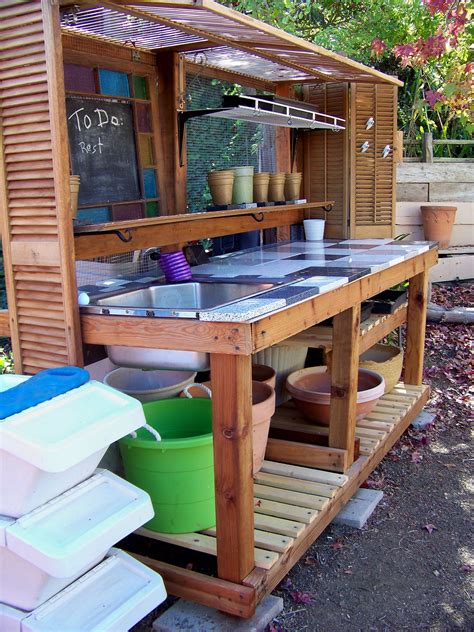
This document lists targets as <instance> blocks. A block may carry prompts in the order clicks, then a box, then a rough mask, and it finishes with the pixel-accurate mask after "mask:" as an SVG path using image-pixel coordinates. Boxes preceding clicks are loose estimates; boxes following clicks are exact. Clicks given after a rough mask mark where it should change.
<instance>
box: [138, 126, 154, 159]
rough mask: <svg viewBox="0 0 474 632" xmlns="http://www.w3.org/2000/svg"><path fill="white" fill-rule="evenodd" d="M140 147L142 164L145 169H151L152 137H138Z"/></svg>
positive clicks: (142, 135) (141, 135)
mask: <svg viewBox="0 0 474 632" xmlns="http://www.w3.org/2000/svg"><path fill="white" fill-rule="evenodd" d="M138 147H139V151H140V162H141V164H142V166H143V167H151V166H152V165H153V164H154V160H153V145H152V142H151V137H150V136H148V135H145V134H139V135H138Z"/></svg>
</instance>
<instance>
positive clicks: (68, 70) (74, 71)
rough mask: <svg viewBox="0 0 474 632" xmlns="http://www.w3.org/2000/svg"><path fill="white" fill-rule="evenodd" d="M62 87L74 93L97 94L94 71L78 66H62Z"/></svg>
mask: <svg viewBox="0 0 474 632" xmlns="http://www.w3.org/2000/svg"><path fill="white" fill-rule="evenodd" d="M64 86H65V88H66V90H74V91H76V92H92V93H95V92H97V91H96V86H95V79H94V70H93V69H92V68H88V67H87V66H80V65H79V64H64Z"/></svg>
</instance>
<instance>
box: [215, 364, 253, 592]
mask: <svg viewBox="0 0 474 632" xmlns="http://www.w3.org/2000/svg"><path fill="white" fill-rule="evenodd" d="M211 376H212V377H211V381H212V393H213V398H212V425H213V432H214V472H215V486H216V531H217V572H218V576H219V578H220V579H226V580H228V581H232V582H236V583H240V582H242V580H243V579H244V577H246V576H247V575H248V574H249V573H250V572H251V571H252V570H253V568H254V565H255V563H254V535H253V528H254V520H253V477H252V393H251V388H252V386H251V384H252V372H251V358H250V356H243V355H240V356H234V355H223V354H211Z"/></svg>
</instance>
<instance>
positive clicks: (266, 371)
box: [252, 364, 276, 388]
mask: <svg viewBox="0 0 474 632" xmlns="http://www.w3.org/2000/svg"><path fill="white" fill-rule="evenodd" d="M252 380H255V382H262V383H263V384H268V385H269V386H271V387H272V388H275V383H276V372H275V369H274V368H273V367H271V366H268V365H266V364H252Z"/></svg>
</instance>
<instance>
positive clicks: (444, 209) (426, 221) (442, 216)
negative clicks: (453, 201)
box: [420, 206, 458, 248]
mask: <svg viewBox="0 0 474 632" xmlns="http://www.w3.org/2000/svg"><path fill="white" fill-rule="evenodd" d="M420 209H421V216H422V218H423V231H424V234H425V239H428V241H437V242H438V245H439V247H440V248H447V247H448V246H449V242H450V241H451V234H452V232H453V224H454V220H455V218H456V211H457V210H458V209H457V206H420Z"/></svg>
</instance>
